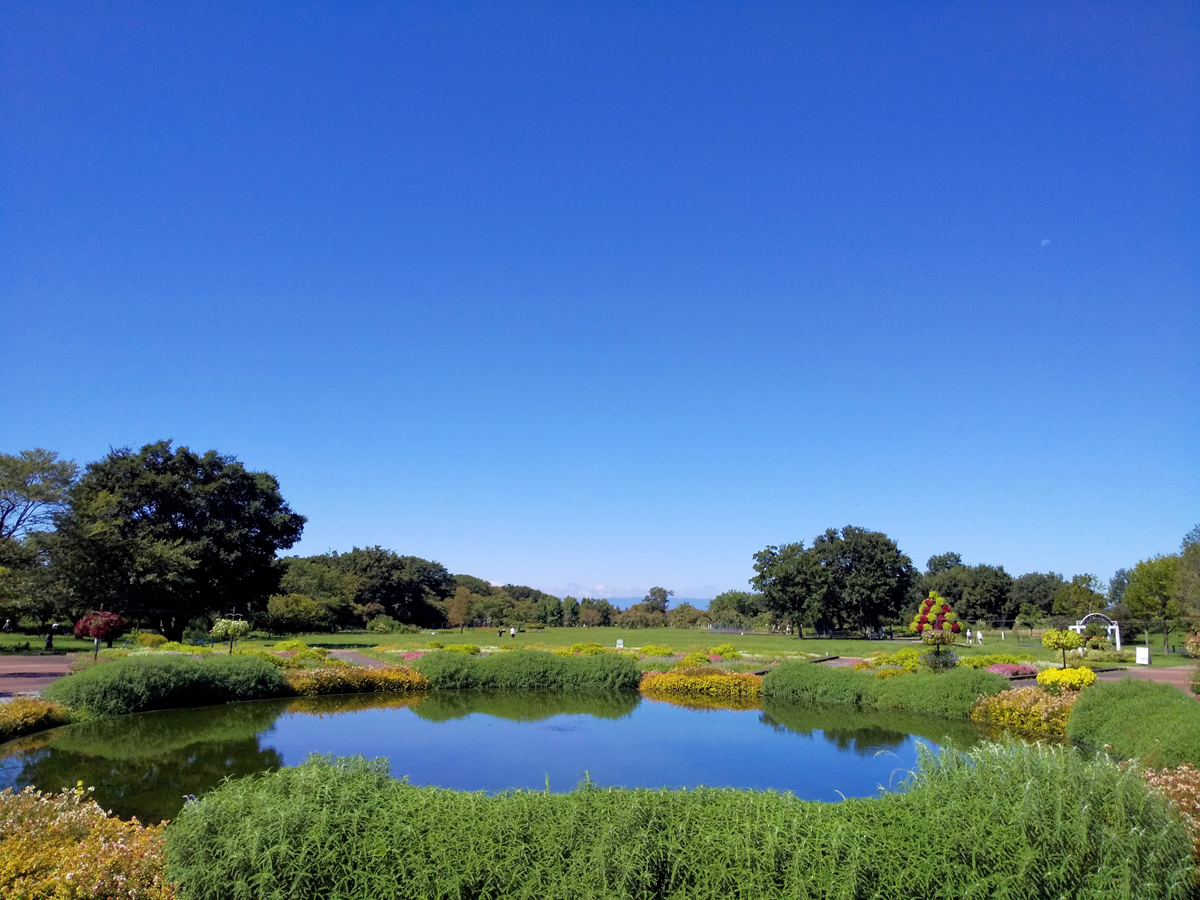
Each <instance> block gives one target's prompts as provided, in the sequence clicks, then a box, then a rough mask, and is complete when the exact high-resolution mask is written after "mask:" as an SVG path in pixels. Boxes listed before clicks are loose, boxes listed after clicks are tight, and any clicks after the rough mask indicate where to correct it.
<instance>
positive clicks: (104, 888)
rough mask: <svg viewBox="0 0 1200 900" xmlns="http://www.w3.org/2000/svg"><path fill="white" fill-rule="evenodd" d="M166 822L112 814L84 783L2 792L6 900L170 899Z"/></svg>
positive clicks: (0, 870) (0, 880)
mask: <svg viewBox="0 0 1200 900" xmlns="http://www.w3.org/2000/svg"><path fill="white" fill-rule="evenodd" d="M165 862H166V860H165V853H164V848H163V829H162V827H161V826H157V825H150V826H145V825H141V824H140V823H139V822H138V820H137V819H130V820H129V821H127V822H125V821H122V820H121V819H117V818H114V817H110V816H108V815H106V814H105V812H104V810H103V809H101V808H100V806H99V805H98V804H97V803H96V802H95V801H94V800H92V799H91V798H89V797H88V796H87V791H85V790H84V789H83V786H82V785H78V786H77V787H75V788H74V789H68V790H65V791H62V792H61V793H58V794H43V793H42V792H40V791H35V790H33V788H26V789H25V790H23V791H21V793H19V794H14V793H13V792H12V791H11V790H8V789H6V790H4V791H0V896H2V897H5V898H6V900H42V898H53V900H93V898H106V900H171V898H172V897H174V896H175V894H174V890H173V889H172V886H171V885H170V884H168V883H167V881H166V879H165V877H164V875H163V870H164V868H165Z"/></svg>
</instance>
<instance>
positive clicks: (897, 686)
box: [762, 662, 1008, 719]
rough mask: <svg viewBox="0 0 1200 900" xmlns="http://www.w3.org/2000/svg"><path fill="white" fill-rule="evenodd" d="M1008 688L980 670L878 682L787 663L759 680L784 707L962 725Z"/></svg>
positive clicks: (999, 677) (843, 670)
mask: <svg viewBox="0 0 1200 900" xmlns="http://www.w3.org/2000/svg"><path fill="white" fill-rule="evenodd" d="M1007 688H1008V679H1007V678H1005V677H1003V676H1002V675H997V674H995V673H994V672H984V671H980V670H978V669H952V670H950V671H948V672H945V673H942V674H936V675H935V674H932V673H926V672H918V673H916V674H912V675H906V676H904V677H903V678H890V679H880V678H875V677H874V676H873V675H872V674H870V673H868V672H855V671H854V670H853V669H850V668H848V667H826V666H823V665H821V664H819V663H803V662H787V663H783V664H782V665H780V666H779V667H778V668H775V669H773V670H772V671H770V672H768V673H767V674H766V675H765V676H764V677H763V685H762V693H763V696H764V697H770V698H771V699H773V700H778V701H781V702H784V703H826V704H848V705H852V706H863V707H868V708H873V709H907V710H912V711H913V712H924V713H930V714H931V715H940V716H948V717H950V718H958V719H965V718H967V716H968V714H969V713H970V711H971V707H973V706H974V705H975V702H976V701H977V700H978V699H979V698H980V697H981V696H984V695H988V694H998V693H999V692H1000V691H1003V690H1005V689H1007Z"/></svg>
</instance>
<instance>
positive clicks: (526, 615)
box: [505, 600, 538, 625]
mask: <svg viewBox="0 0 1200 900" xmlns="http://www.w3.org/2000/svg"><path fill="white" fill-rule="evenodd" d="M537 620H538V617H537V606H536V605H535V604H534V602H533V601H532V600H518V601H516V602H515V603H514V604H513V605H512V610H511V612H509V614H508V621H507V622H506V623H505V624H508V625H532V624H533V623H534V622H536V621H537Z"/></svg>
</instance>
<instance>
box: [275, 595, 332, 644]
mask: <svg viewBox="0 0 1200 900" xmlns="http://www.w3.org/2000/svg"><path fill="white" fill-rule="evenodd" d="M263 618H264V623H265V624H266V626H267V628H268V629H269V630H270V631H273V632H276V633H277V634H299V633H300V632H304V631H316V630H317V629H318V628H320V627H322V626H327V625H328V624H329V620H328V619H327V618H326V616H325V610H324V609H323V608H322V606H321V604H319V603H318V602H317V601H316V600H314V599H313V598H312V597H306V596H305V595H304V594H272V595H271V596H270V597H269V598H268V599H267V613H266V615H265V616H264V617H263Z"/></svg>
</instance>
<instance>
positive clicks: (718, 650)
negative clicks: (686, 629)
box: [708, 644, 742, 659]
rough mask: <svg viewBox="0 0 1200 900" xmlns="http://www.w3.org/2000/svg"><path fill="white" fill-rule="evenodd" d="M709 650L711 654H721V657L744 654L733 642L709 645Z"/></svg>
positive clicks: (727, 657) (736, 656) (733, 657)
mask: <svg viewBox="0 0 1200 900" xmlns="http://www.w3.org/2000/svg"><path fill="white" fill-rule="evenodd" d="M708 652H709V654H710V655H711V656H719V657H721V659H741V658H742V654H740V653H738V652H737V648H736V647H734V646H733V644H717V646H715V647H709V648H708Z"/></svg>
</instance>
